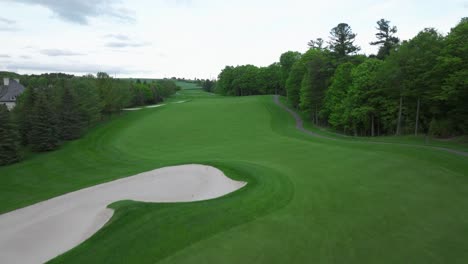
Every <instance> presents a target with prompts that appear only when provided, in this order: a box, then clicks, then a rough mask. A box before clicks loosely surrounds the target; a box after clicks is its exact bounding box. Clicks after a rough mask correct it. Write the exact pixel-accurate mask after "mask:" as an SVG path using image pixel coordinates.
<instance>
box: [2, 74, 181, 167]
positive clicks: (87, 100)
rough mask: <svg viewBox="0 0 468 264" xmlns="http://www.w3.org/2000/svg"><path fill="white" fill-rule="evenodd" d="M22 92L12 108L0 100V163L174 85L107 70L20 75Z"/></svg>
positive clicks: (73, 134) (152, 100)
mask: <svg viewBox="0 0 468 264" xmlns="http://www.w3.org/2000/svg"><path fill="white" fill-rule="evenodd" d="M20 78H21V83H22V84H23V85H24V86H25V87H26V90H25V92H24V93H23V94H22V95H21V96H19V97H18V99H17V104H16V107H15V108H13V109H12V111H8V109H7V107H6V106H5V105H3V104H2V105H0V165H6V164H11V163H14V162H18V161H20V160H21V158H22V156H23V155H22V152H23V151H22V150H24V149H30V150H31V151H34V152H44V151H51V150H54V149H57V148H58V147H59V146H60V144H61V143H62V142H64V141H69V140H75V139H78V138H80V137H82V136H83V135H84V133H85V132H86V131H87V130H88V129H89V128H90V127H92V126H94V125H96V124H97V123H98V122H100V121H102V120H105V119H107V118H109V117H110V116H112V115H113V114H116V113H119V112H120V111H121V110H122V109H123V108H126V107H133V106H141V105H146V104H156V103H159V102H162V101H163V100H164V99H165V98H167V97H169V96H171V95H173V94H174V93H176V92H177V91H178V90H179V89H180V88H179V87H178V86H176V84H175V83H174V82H173V81H171V80H158V81H152V82H150V83H146V82H141V81H140V80H137V81H136V82H133V81H128V80H121V79H115V78H112V77H110V76H109V75H108V74H107V73H103V72H100V73H98V74H97V75H96V76H93V75H87V76H84V77H76V76H73V75H67V74H61V73H60V74H42V75H30V76H20Z"/></svg>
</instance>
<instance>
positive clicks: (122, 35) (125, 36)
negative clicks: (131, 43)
mask: <svg viewBox="0 0 468 264" xmlns="http://www.w3.org/2000/svg"><path fill="white" fill-rule="evenodd" d="M104 37H105V38H113V39H118V40H130V37H129V36H127V35H124V34H107V35H105V36H104Z"/></svg>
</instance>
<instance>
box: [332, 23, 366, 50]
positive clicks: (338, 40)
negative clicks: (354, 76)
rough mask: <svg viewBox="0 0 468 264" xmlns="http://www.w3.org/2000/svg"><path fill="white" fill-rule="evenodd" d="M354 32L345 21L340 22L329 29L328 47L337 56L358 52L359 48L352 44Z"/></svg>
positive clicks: (354, 36)
mask: <svg viewBox="0 0 468 264" xmlns="http://www.w3.org/2000/svg"><path fill="white" fill-rule="evenodd" d="M355 38H356V34H354V33H353V31H352V30H351V27H350V26H349V25H348V24H346V23H340V24H338V25H337V26H336V27H334V28H333V29H332V30H331V31H330V41H329V44H330V49H331V50H332V51H333V52H335V54H336V55H337V56H338V58H344V57H346V56H347V55H349V54H353V53H355V52H358V51H359V50H360V49H361V48H360V47H358V46H355V45H354V41H355Z"/></svg>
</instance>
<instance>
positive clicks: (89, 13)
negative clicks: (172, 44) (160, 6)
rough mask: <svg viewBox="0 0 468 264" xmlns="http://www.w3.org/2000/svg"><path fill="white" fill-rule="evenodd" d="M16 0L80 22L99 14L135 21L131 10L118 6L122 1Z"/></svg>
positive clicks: (84, 22) (62, 17)
mask: <svg viewBox="0 0 468 264" xmlns="http://www.w3.org/2000/svg"><path fill="white" fill-rule="evenodd" d="M14 2H16V3H24V4H31V5H39V6H42V7H45V8H47V9H49V10H51V11H52V12H53V13H54V14H56V15H57V16H58V17H59V18H61V19H63V20H65V21H68V22H72V23H78V24H88V22H89V19H90V18H92V17H99V16H110V17H113V18H116V19H117V20H119V21H123V22H134V21H135V18H134V16H133V15H132V14H131V11H129V10H128V9H126V8H122V7H118V6H116V4H118V3H119V2H120V1H115V0H66V1H57V0H15V1H14Z"/></svg>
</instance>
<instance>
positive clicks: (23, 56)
mask: <svg viewBox="0 0 468 264" xmlns="http://www.w3.org/2000/svg"><path fill="white" fill-rule="evenodd" d="M20 58H22V59H31V56H28V55H21V56H20Z"/></svg>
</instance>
